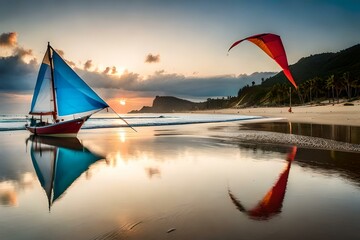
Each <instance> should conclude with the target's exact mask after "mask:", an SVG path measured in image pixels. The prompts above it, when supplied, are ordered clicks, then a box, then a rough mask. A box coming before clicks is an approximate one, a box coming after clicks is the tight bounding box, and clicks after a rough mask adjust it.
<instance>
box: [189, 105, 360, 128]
mask: <svg viewBox="0 0 360 240" xmlns="http://www.w3.org/2000/svg"><path fill="white" fill-rule="evenodd" d="M351 103H352V104H354V105H353V106H344V102H342V103H339V104H334V105H332V104H328V103H326V105H323V106H316V105H306V106H293V107H292V113H289V111H288V110H289V107H288V106H287V107H269V108H267V107H259V108H239V109H238V108H230V109H219V110H211V111H210V110H209V111H197V112H196V113H198V112H199V113H217V114H241V115H253V116H264V117H279V118H283V119H285V120H288V121H290V122H302V123H318V124H336V125H349V126H360V101H359V100H358V101H354V102H351Z"/></svg>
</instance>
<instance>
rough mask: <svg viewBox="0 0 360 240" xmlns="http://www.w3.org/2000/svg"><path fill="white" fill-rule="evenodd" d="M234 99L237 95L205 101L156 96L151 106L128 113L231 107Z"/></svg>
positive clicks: (235, 99)
mask: <svg viewBox="0 0 360 240" xmlns="http://www.w3.org/2000/svg"><path fill="white" fill-rule="evenodd" d="M236 101H237V97H226V98H217V99H212V98H208V99H207V101H205V102H192V101H189V100H184V99H180V98H177V97H172V96H156V97H155V99H154V100H153V105H152V106H144V107H142V108H141V109H140V110H133V111H131V112H129V113H169V112H188V111H196V110H208V109H221V108H229V107H231V106H232V105H233V104H234V103H235V102H236Z"/></svg>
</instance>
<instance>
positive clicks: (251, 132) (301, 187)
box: [0, 114, 360, 240]
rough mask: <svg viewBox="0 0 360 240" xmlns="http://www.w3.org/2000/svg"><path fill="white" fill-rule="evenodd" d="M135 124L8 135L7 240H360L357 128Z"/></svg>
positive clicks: (0, 194)
mask: <svg viewBox="0 0 360 240" xmlns="http://www.w3.org/2000/svg"><path fill="white" fill-rule="evenodd" d="M141 116H143V118H142V119H141V118H140V117H141ZM180 116H181V117H182V118H180ZM126 117H128V118H127V120H128V121H129V122H130V121H133V123H135V122H137V123H138V124H139V125H138V126H146V124H145V123H147V124H156V125H153V126H146V127H138V129H137V130H138V132H134V131H132V130H131V129H130V128H125V127H115V123H114V122H112V121H115V119H105V120H104V119H103V118H102V117H101V118H99V119H98V120H97V119H94V120H93V121H94V123H96V122H97V123H102V124H103V125H104V123H106V124H108V125H109V126H111V127H109V128H102V127H96V124H95V127H94V126H93V127H91V126H89V129H82V130H81V131H80V132H79V134H78V137H77V138H51V137H34V136H31V135H30V134H29V133H28V132H26V131H23V130H20V131H0V216H1V218H0V239H6V240H22V239H39V240H42V239H46V240H47V239H55V240H57V239H59V240H62V239H84V240H85V239H92V240H95V239H102V240H103V239H149V240H150V239H151V240H152V239H214V240H216V239H244V240H247V239H274V240H275V239H299V240H300V239H326V240H329V239H360V232H359V231H358V224H359V222H360V205H359V202H360V161H359V159H360V151H359V149H360V145H359V144H358V141H357V138H356V137H354V136H353V135H358V134H357V133H358V129H351V131H343V128H341V127H340V128H337V127H336V126H333V127H329V126H322V127H321V128H320V127H318V126H316V127H315V126H312V130H313V131H310V130H309V129H310V128H309V126H308V125H298V126H297V127H294V126H295V125H294V124H292V125H291V126H292V128H290V124H288V123H286V122H281V123H279V122H269V121H268V120H269V119H267V122H266V123H265V122H263V123H261V124H260V126H259V125H258V124H259V123H257V124H250V125H249V123H248V124H246V125H244V124H243V123H244V121H242V120H234V119H232V118H230V117H229V116H223V115H221V116H209V118H211V120H212V122H208V121H209V119H206V118H205V117H206V115H202V116H198V115H192V114H189V115H187V116H183V115H181V114H180V115H177V114H170V115H164V117H160V116H157V115H139V116H133V115H130V116H126ZM131 117H133V118H131ZM144 117H147V118H144ZM151 117H153V119H152V118H151ZM170 117H173V119H172V120H171V119H170ZM176 117H177V118H176ZM235 117H238V118H240V117H241V116H235ZM10 118H13V119H14V116H12V117H10ZM157 118H158V119H157ZM166 118H169V119H167V120H166ZM187 118H191V120H188V121H186V119H187ZM154 119H155V120H154ZM159 119H160V120H159ZM174 119H175V120H174ZM194 119H197V122H200V121H207V122H208V123H203V124H185V123H191V122H195V121H194ZM157 120H159V121H164V123H166V124H164V123H163V124H160V123H158V122H156V121H157ZM220 120H221V121H220ZM141 121H143V122H141ZM171 121H173V122H171ZM261 121H264V120H261ZM10 122H11V121H10ZM13 122H14V121H13ZM174 122H178V123H177V124H175V123H174ZM179 122H180V123H181V124H179ZM89 123H90V121H89ZM172 124H173V125H172ZM299 129H301V131H300V130H299ZM314 129H317V130H314ZM319 129H323V130H324V133H326V132H328V129H333V132H334V133H336V132H338V131H337V130H339V132H343V134H345V133H346V135H345V136H343V135H337V134H333V135H326V137H327V138H322V137H321V136H322V133H321V131H320V130H319ZM348 134H350V135H351V136H352V137H348ZM324 136H325V135H324ZM348 139H350V141H347V140H348Z"/></svg>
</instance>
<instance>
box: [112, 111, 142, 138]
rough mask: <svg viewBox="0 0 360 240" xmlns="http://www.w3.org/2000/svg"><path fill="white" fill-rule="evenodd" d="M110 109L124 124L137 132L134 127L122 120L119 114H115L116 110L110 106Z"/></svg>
mask: <svg viewBox="0 0 360 240" xmlns="http://www.w3.org/2000/svg"><path fill="white" fill-rule="evenodd" d="M109 108H110V109H111V110H112V111H113V112H114V113H115V114H116V115H117V116H118V117H119V118H120V119H121V120H122V121H123V122H124V123H126V125H128V126H129V127H130V128H131V129H132V130H134V131H135V132H137V131H136V129H135V128H133V127H132V126H131V125H130V124H129V123H128V122H127V121H126V120H125V119H124V118H122V117H121V116H120V115H119V114H118V113H117V112H115V110H114V109H113V108H112V107H110V106H109Z"/></svg>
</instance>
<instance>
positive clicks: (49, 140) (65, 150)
mask: <svg viewBox="0 0 360 240" xmlns="http://www.w3.org/2000/svg"><path fill="white" fill-rule="evenodd" d="M28 140H30V141H31V142H32V143H31V148H30V155H31V160H32V163H33V165H34V169H35V172H36V175H37V177H38V179H39V182H40V184H41V186H42V188H43V189H44V191H45V193H46V196H47V198H48V204H49V209H50V207H51V206H52V204H53V203H54V202H55V201H56V200H58V199H59V198H61V196H62V195H64V193H65V191H66V190H67V189H68V188H69V187H70V186H71V185H72V184H73V183H74V182H75V181H76V179H77V178H78V177H79V176H80V175H81V174H83V172H85V171H87V170H88V169H89V167H90V165H92V164H93V163H95V162H97V161H98V160H100V159H105V157H103V156H99V155H97V154H94V153H92V152H90V151H89V150H88V149H87V148H85V147H84V146H83V145H82V144H81V143H80V141H79V139H77V138H64V139H59V138H56V137H48V136H36V135H31V136H30V137H29V138H28Z"/></svg>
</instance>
